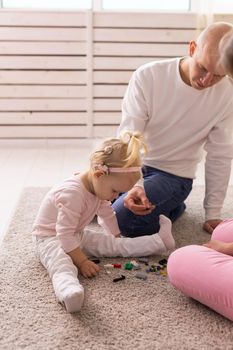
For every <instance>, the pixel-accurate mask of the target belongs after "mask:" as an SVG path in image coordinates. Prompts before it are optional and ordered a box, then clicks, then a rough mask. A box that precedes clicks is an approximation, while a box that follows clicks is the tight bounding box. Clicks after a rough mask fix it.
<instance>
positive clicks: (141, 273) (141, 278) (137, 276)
mask: <svg viewBox="0 0 233 350" xmlns="http://www.w3.org/2000/svg"><path fill="white" fill-rule="evenodd" d="M135 277H136V278H139V279H140V280H144V281H145V280H147V275H146V273H144V272H137V273H136V275H135Z"/></svg>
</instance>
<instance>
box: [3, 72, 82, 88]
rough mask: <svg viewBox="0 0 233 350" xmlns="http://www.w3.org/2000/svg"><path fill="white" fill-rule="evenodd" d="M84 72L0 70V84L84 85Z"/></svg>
mask: <svg viewBox="0 0 233 350" xmlns="http://www.w3.org/2000/svg"><path fill="white" fill-rule="evenodd" d="M86 81H87V73H86V72H84V71H80V72H77V71H75V72H73V71H61V72H59V71H57V72H56V71H54V72H53V71H33V70H29V71H4V70H0V84H4V85H5V84H22V85H23V84H35V85H37V84H57V85H62V84H72V85H75V84H86Z"/></svg>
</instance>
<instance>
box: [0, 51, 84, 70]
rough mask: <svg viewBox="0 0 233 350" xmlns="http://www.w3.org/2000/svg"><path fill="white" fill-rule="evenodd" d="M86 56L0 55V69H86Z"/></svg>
mask: <svg viewBox="0 0 233 350" xmlns="http://www.w3.org/2000/svg"><path fill="white" fill-rule="evenodd" d="M86 68H87V62H86V57H79V56H66V57H63V56H60V57H59V56H57V57H54V56H38V55H37V56H0V69H25V70H30V69H54V70H58V69H59V70H66V69H69V70H71V69H76V70H77V69H86Z"/></svg>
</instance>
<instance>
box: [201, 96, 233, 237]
mask: <svg viewBox="0 0 233 350" xmlns="http://www.w3.org/2000/svg"><path fill="white" fill-rule="evenodd" d="M232 114H233V103H231V104H230V105H229V108H228V115H227V116H226V117H225V118H224V119H223V120H221V121H220V122H219V123H218V124H217V125H216V126H215V127H214V128H213V129H212V130H211V132H210V133H209V135H208V138H207V142H206V145H205V150H206V152H207V156H206V163H205V187H206V191H205V199H204V208H205V223H204V225H203V228H204V229H205V230H206V231H207V232H209V233H212V229H213V228H215V227H216V226H217V225H218V224H219V223H220V222H221V209H222V206H223V202H224V199H225V196H226V192H227V187H228V183H229V178H230V173H231V163H232V158H233V141H232V130H233V118H232Z"/></svg>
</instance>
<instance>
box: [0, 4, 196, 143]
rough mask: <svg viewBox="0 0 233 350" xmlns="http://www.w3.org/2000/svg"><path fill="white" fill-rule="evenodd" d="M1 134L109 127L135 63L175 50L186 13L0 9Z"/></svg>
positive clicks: (181, 49)
mask: <svg viewBox="0 0 233 350" xmlns="http://www.w3.org/2000/svg"><path fill="white" fill-rule="evenodd" d="M0 27H1V30H0V126H1V127H0V138H1V137H33V138H34V137H103V136H110V135H113V134H115V132H116V129H117V126H118V125H119V123H120V119H121V104H122V98H123V96H124V93H125V90H126V87H127V84H128V82H129V79H130V77H131V75H132V73H133V71H134V70H135V69H137V68H138V67H139V66H140V65H142V64H145V63H147V62H151V61H154V60H161V59H164V58H170V57H176V56H182V55H185V54H186V53H187V45H188V42H189V40H190V39H193V38H195V37H196V34H197V31H196V27H197V17H196V15H194V14H191V13H174V14H172V13H170V14H165V13H149V12H145V13H127V12H105V11H103V12H91V11H34V10H30V11H26V10H20V11H18V10H17V11H15V10H0Z"/></svg>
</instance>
